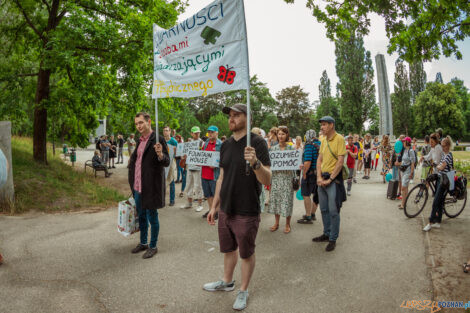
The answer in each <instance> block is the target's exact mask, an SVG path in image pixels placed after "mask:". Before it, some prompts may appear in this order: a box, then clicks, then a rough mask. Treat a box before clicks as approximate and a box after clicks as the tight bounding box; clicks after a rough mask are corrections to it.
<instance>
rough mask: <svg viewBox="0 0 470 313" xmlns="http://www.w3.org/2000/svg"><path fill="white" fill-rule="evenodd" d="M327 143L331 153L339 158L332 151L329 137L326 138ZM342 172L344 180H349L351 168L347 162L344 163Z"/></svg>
mask: <svg viewBox="0 0 470 313" xmlns="http://www.w3.org/2000/svg"><path fill="white" fill-rule="evenodd" d="M325 141H326V145H327V146H328V150H330V153H331V155H332V156H333V157H334V158H335V159H336V160H338V157H337V156H336V155H335V154H334V153H333V151H331V148H330V144H329V143H328V138H326V140H325ZM341 174H342V177H343V180H347V179H348V178H349V168H348V167H347V166H346V164H344V163H343V168H342V169H341Z"/></svg>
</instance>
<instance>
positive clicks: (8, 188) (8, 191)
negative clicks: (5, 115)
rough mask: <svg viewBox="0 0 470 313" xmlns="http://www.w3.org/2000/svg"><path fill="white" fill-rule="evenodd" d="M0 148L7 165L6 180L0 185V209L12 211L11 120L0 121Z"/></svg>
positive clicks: (13, 197)
mask: <svg viewBox="0 0 470 313" xmlns="http://www.w3.org/2000/svg"><path fill="white" fill-rule="evenodd" d="M0 149H2V151H3V154H5V156H6V158H7V162H8V165H9V169H8V179H7V182H6V184H5V185H4V186H3V187H0V211H6V210H11V211H13V209H14V207H13V204H14V200H15V188H14V185H13V163H12V157H11V122H9V121H0Z"/></svg>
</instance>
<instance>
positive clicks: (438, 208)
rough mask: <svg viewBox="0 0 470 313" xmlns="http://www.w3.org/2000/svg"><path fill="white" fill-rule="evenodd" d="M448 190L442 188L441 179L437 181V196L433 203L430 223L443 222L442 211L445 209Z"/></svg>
mask: <svg viewBox="0 0 470 313" xmlns="http://www.w3.org/2000/svg"><path fill="white" fill-rule="evenodd" d="M446 192H447V188H445V187H442V184H441V177H439V180H438V181H437V185H436V194H435V195H434V201H433V202H432V211H431V216H430V217H429V222H430V223H440V222H441V221H442V211H443V209H444V201H445V199H446Z"/></svg>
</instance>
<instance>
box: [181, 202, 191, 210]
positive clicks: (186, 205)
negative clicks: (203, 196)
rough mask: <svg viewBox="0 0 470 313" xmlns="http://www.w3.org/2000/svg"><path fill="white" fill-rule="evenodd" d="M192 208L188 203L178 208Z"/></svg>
mask: <svg viewBox="0 0 470 313" xmlns="http://www.w3.org/2000/svg"><path fill="white" fill-rule="evenodd" d="M192 207H193V204H192V203H189V202H187V203H186V204H183V205H182V206H180V208H182V209H191V208H192Z"/></svg>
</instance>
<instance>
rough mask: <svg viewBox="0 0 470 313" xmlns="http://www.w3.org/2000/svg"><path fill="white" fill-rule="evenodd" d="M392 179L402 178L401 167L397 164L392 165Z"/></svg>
mask: <svg viewBox="0 0 470 313" xmlns="http://www.w3.org/2000/svg"><path fill="white" fill-rule="evenodd" d="M392 180H400V169H399V168H398V166H395V165H394V166H393V167H392Z"/></svg>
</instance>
